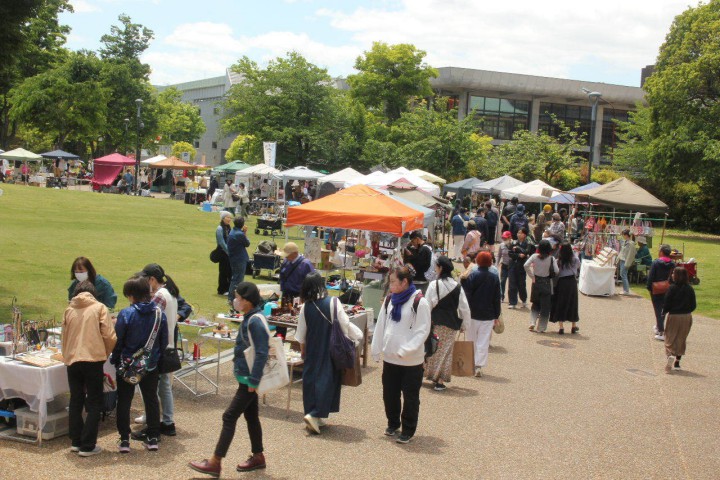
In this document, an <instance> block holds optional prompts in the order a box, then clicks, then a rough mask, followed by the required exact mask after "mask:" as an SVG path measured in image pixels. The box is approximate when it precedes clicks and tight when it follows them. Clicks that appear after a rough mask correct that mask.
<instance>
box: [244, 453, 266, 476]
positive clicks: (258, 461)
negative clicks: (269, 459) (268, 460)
mask: <svg viewBox="0 0 720 480" xmlns="http://www.w3.org/2000/svg"><path fill="white" fill-rule="evenodd" d="M260 468H265V455H263V454H262V453H253V454H252V455H250V456H249V457H248V459H247V460H245V461H244V462H243V463H241V464H240V465H238V466H237V471H238V472H249V471H251V470H258V469H260Z"/></svg>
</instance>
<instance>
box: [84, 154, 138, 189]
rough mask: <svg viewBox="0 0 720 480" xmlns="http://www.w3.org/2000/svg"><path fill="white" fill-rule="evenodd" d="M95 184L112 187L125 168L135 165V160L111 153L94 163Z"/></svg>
mask: <svg viewBox="0 0 720 480" xmlns="http://www.w3.org/2000/svg"><path fill="white" fill-rule="evenodd" d="M93 165H94V167H93V183H94V184H96V185H112V182H113V181H114V180H115V178H117V176H118V174H119V173H120V172H121V171H122V169H123V168H125V167H129V166H132V165H135V160H133V159H132V158H128V157H126V156H125V155H121V154H119V153H111V154H110V155H105V156H104V157H100V158H96V159H95V160H94V161H93Z"/></svg>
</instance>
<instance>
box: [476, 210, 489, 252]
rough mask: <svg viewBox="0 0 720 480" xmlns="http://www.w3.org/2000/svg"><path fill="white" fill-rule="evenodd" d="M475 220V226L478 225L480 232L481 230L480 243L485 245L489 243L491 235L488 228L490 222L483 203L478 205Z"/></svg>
mask: <svg viewBox="0 0 720 480" xmlns="http://www.w3.org/2000/svg"><path fill="white" fill-rule="evenodd" d="M473 221H475V226H476V227H477V230H478V232H480V245H481V246H482V245H485V244H486V243H488V237H489V235H490V233H489V228H488V225H489V224H488V221H487V220H486V219H485V207H483V206H482V205H481V206H479V207H478V209H477V214H476V215H475V218H473Z"/></svg>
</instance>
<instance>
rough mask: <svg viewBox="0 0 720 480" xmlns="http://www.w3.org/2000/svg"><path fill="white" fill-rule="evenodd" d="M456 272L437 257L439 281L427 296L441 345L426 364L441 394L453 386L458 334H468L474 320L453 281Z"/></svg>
mask: <svg viewBox="0 0 720 480" xmlns="http://www.w3.org/2000/svg"><path fill="white" fill-rule="evenodd" d="M454 268H455V267H454V266H453V263H452V260H450V259H449V258H448V257H446V256H441V257H438V259H437V264H436V266H435V271H436V273H437V276H438V278H437V280H433V281H432V282H430V285H428V289H427V295H426V298H427V301H428V303H429V304H430V309H431V311H430V319H431V321H432V326H433V331H434V332H435V334H437V336H438V340H439V343H438V349H437V351H436V352H435V354H434V355H433V356H432V357H430V358H429V360H428V362H427V367H426V371H425V377H426V378H427V379H428V380H430V381H432V382H433V383H434V384H435V385H434V387H433V388H434V389H435V391H438V392H442V391H444V390H445V389H446V388H447V387H446V386H445V383H447V382H450V375H451V372H452V356H453V346H454V344H455V337H456V335H457V332H458V331H465V330H466V329H467V327H468V325H469V324H470V320H471V317H470V306H469V305H468V301H467V298H466V297H465V292H464V291H463V289H462V287H461V286H460V284H459V283H458V282H456V281H455V279H454V278H453V277H452V272H453V270H454ZM458 312H459V313H460V316H458Z"/></svg>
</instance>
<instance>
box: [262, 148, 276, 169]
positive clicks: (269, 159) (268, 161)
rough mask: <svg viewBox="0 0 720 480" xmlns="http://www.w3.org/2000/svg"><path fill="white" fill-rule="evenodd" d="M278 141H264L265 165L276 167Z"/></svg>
mask: <svg viewBox="0 0 720 480" xmlns="http://www.w3.org/2000/svg"><path fill="white" fill-rule="evenodd" d="M276 149H277V142H263V153H264V154H265V165H268V166H270V167H273V168H275V151H276Z"/></svg>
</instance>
